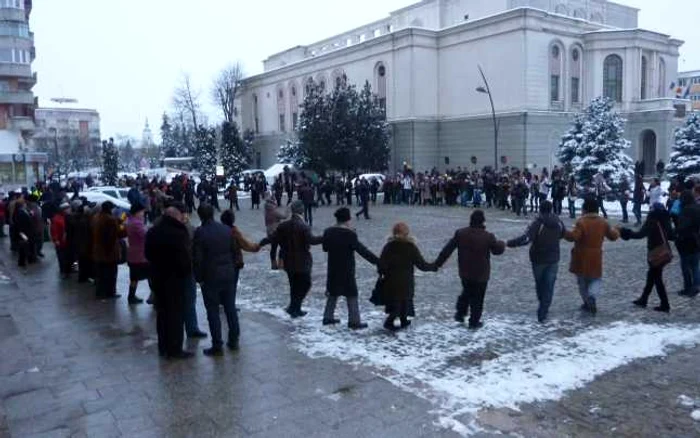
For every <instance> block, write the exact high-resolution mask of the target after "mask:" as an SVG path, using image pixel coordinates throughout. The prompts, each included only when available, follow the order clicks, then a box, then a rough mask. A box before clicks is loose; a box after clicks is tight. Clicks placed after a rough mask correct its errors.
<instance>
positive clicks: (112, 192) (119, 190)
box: [87, 186, 129, 204]
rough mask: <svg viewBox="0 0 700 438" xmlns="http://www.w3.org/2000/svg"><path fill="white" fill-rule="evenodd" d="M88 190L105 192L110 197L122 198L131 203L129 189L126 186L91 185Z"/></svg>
mask: <svg viewBox="0 0 700 438" xmlns="http://www.w3.org/2000/svg"><path fill="white" fill-rule="evenodd" d="M87 191H88V192H98V193H103V194H105V195H107V196H109V197H112V198H116V199H121V200H123V201H125V202H126V203H127V204H128V203H129V200H128V199H129V198H128V195H129V189H128V188H126V187H114V186H103V187H90V188H89V189H87Z"/></svg>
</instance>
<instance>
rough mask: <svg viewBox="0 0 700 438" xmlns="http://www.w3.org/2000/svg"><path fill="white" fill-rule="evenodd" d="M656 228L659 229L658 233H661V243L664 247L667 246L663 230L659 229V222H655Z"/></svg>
mask: <svg viewBox="0 0 700 438" xmlns="http://www.w3.org/2000/svg"><path fill="white" fill-rule="evenodd" d="M656 226H657V227H659V232H660V233H661V240H662V241H663V244H664V245H665V246H669V244H668V240H666V233H665V232H664V229H663V228H662V227H661V222H656Z"/></svg>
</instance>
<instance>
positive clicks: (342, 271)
mask: <svg viewBox="0 0 700 438" xmlns="http://www.w3.org/2000/svg"><path fill="white" fill-rule="evenodd" d="M323 250H324V251H326V252H327V253H328V271H327V276H326V293H327V294H328V295H330V296H332V297H356V296H357V295H358V292H357V282H356V281H355V252H357V253H358V254H359V255H360V256H362V257H363V258H364V259H365V260H367V261H368V262H369V263H371V264H373V265H376V264H377V263H378V262H379V259H378V258H377V256H375V255H374V254H372V252H371V251H370V250H368V249H367V248H366V247H365V246H364V245H363V244H362V243H360V241H359V240H358V239H357V234H356V233H355V231H353V230H351V229H350V228H347V227H343V226H337V227H331V228H328V229H327V230H326V231H325V232H324V233H323Z"/></svg>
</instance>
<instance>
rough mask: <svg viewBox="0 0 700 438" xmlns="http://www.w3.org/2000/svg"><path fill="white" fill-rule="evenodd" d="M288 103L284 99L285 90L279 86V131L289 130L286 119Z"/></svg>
mask: <svg viewBox="0 0 700 438" xmlns="http://www.w3.org/2000/svg"><path fill="white" fill-rule="evenodd" d="M285 115H286V104H285V100H284V90H283V89H282V88H281V87H279V88H277V116H278V117H279V131H280V132H285V131H286V130H287V125H286V123H285V122H286V120H285Z"/></svg>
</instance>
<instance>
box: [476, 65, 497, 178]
mask: <svg viewBox="0 0 700 438" xmlns="http://www.w3.org/2000/svg"><path fill="white" fill-rule="evenodd" d="M478 67H479V73H481V78H482V79H483V80H484V86H480V87H477V88H476V91H477V92H478V93H483V94H488V95H489V101H490V102H491V115H492V117H493V164H494V170H498V120H497V119H496V107H495V106H494V105H493V96H492V95H491V88H489V82H488V81H487V80H486V75H485V74H484V70H482V69H481V66H480V65H479V66H478Z"/></svg>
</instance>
